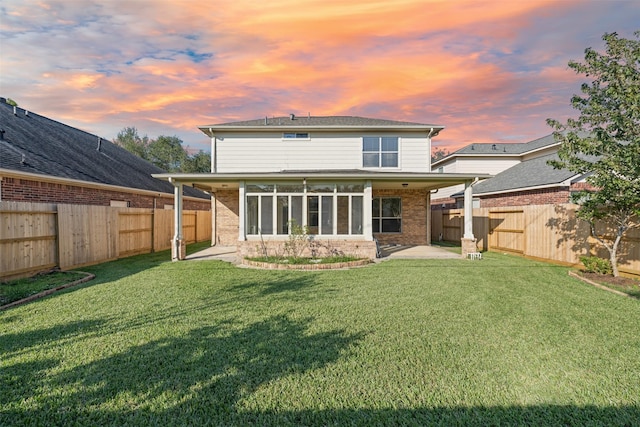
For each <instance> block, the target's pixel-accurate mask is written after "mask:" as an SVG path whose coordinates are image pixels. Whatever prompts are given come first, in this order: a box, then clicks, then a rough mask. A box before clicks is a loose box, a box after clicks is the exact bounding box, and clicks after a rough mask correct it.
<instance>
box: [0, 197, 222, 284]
mask: <svg viewBox="0 0 640 427" xmlns="http://www.w3.org/2000/svg"><path fill="white" fill-rule="evenodd" d="M173 222H174V211H173V210H164V209H155V210H154V209H141V208H113V207H108V206H88V205H63V204H57V205H56V204H44V203H22V202H0V278H3V279H8V278H14V277H20V276H26V275H29V274H30V273H33V272H37V271H43V270H47V269H49V268H53V267H55V266H58V267H60V268H61V269H63V270H68V269H72V268H78V267H81V266H86V265H91V264H98V263H101V262H105V261H110V260H114V259H118V258H124V257H128V256H131V255H136V254H141V253H150V252H155V251H161V250H164V249H169V248H171V239H172V237H173V232H174V230H173ZM183 235H184V238H185V240H186V241H187V243H194V242H202V241H206V240H209V239H210V238H211V211H183Z"/></svg>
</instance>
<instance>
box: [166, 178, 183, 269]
mask: <svg viewBox="0 0 640 427" xmlns="http://www.w3.org/2000/svg"><path fill="white" fill-rule="evenodd" d="M169 182H170V183H171V184H172V185H173V198H174V206H173V210H174V222H173V224H174V234H173V239H172V240H171V261H181V260H183V259H185V258H186V257H187V250H186V242H185V241H184V237H183V236H182V183H181V182H177V181H176V180H175V179H174V178H172V177H169Z"/></svg>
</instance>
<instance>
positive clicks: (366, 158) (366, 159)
mask: <svg viewBox="0 0 640 427" xmlns="http://www.w3.org/2000/svg"><path fill="white" fill-rule="evenodd" d="M362 167H365V168H397V167H398V137H397V136H382V137H379V136H365V137H364V138H362Z"/></svg>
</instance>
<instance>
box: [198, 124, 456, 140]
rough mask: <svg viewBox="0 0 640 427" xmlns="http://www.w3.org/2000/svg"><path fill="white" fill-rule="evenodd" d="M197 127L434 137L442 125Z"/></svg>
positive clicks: (210, 131) (205, 129)
mask: <svg viewBox="0 0 640 427" xmlns="http://www.w3.org/2000/svg"><path fill="white" fill-rule="evenodd" d="M198 129H200V131H202V132H203V133H205V134H206V135H208V136H209V137H213V135H215V134H216V132H220V133H223V132H265V133H266V132H274V131H276V132H282V131H286V130H307V131H312V130H313V131H334V130H344V131H399V132H416V131H420V132H429V131H431V130H434V134H433V135H431V137H432V138H433V137H435V136H437V135H438V133H440V132H441V131H442V130H443V129H444V126H438V125H407V126H384V125H378V126H375V125H374V126H356V125H334V126H329V125H324V126H318V125H316V126H313V125H312V126H304V125H287V124H282V125H273V126H269V125H267V126H264V125H260V126H218V127H216V126H198Z"/></svg>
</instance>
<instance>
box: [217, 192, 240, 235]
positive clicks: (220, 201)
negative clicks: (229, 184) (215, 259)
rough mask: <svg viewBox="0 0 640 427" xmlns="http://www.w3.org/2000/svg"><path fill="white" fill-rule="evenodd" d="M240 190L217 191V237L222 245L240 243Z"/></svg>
mask: <svg viewBox="0 0 640 427" xmlns="http://www.w3.org/2000/svg"><path fill="white" fill-rule="evenodd" d="M239 199H240V194H239V192H238V190H224V191H217V192H216V213H215V214H216V221H215V224H216V239H217V244H218V245H222V246H235V245H237V244H238V227H239V224H238V215H239V213H240V203H239Z"/></svg>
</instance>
